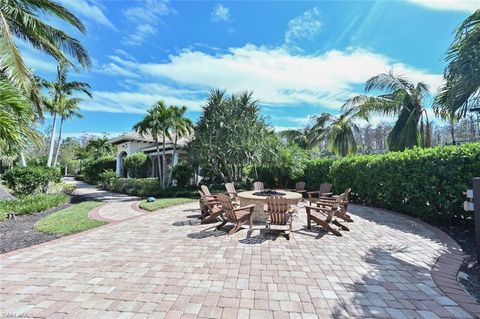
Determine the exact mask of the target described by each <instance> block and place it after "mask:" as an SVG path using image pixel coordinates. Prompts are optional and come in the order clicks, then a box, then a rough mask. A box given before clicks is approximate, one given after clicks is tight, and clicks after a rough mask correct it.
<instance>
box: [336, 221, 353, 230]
mask: <svg viewBox="0 0 480 319" xmlns="http://www.w3.org/2000/svg"><path fill="white" fill-rule="evenodd" d="M332 224H334V225H337V226H338V227H340V228H341V229H342V230H345V231H350V229H348V227H347V226H345V225H342V224H340V222H339V221H338V220H334V221H332Z"/></svg>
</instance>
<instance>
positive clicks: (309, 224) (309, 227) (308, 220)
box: [307, 208, 312, 230]
mask: <svg viewBox="0 0 480 319" xmlns="http://www.w3.org/2000/svg"><path fill="white" fill-rule="evenodd" d="M310 218H311V216H310V209H309V208H307V229H308V230H310V229H311V228H312V220H311V219H310Z"/></svg>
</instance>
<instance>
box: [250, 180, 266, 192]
mask: <svg viewBox="0 0 480 319" xmlns="http://www.w3.org/2000/svg"><path fill="white" fill-rule="evenodd" d="M253 190H254V191H263V190H264V188H263V182H260V181H256V182H255V183H253Z"/></svg>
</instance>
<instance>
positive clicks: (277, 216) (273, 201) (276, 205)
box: [267, 196, 290, 225]
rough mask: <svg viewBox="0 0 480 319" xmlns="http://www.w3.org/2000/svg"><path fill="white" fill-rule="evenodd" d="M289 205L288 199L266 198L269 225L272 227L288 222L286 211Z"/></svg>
mask: <svg viewBox="0 0 480 319" xmlns="http://www.w3.org/2000/svg"><path fill="white" fill-rule="evenodd" d="M289 210H290V203H289V202H288V199H286V198H284V197H281V196H270V197H269V198H267V212H268V214H269V217H270V223H271V224H273V225H285V224H286V223H287V221H288V218H289V216H288V213H287V212H288V211H289Z"/></svg>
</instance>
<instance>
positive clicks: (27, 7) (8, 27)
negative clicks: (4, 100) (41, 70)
mask: <svg viewBox="0 0 480 319" xmlns="http://www.w3.org/2000/svg"><path fill="white" fill-rule="evenodd" d="M46 17H47V18H51V17H54V18H57V19H59V20H61V21H63V22H66V23H67V24H69V25H71V26H73V27H74V28H76V29H77V30H79V31H80V32H81V33H83V34H85V33H86V29H85V26H84V25H83V24H82V23H81V22H80V20H79V19H78V18H77V17H75V16H74V15H73V14H72V13H71V12H70V11H68V10H67V9H65V8H64V7H62V6H61V5H59V4H57V3H56V2H54V1H51V0H1V1H0V56H1V58H0V72H1V75H2V76H3V77H5V78H6V79H7V80H8V81H10V82H11V83H12V84H13V85H14V86H15V87H17V88H19V89H20V90H21V91H23V92H25V94H26V95H27V96H30V97H31V99H32V101H33V102H34V104H35V105H36V106H37V110H36V111H37V115H40V116H41V115H42V111H41V109H40V105H41V98H40V94H39V90H38V88H37V86H36V85H35V79H34V77H33V75H32V74H31V72H30V70H29V69H28V68H27V66H26V65H25V63H24V61H23V59H22V56H21V53H20V50H19V49H18V48H17V46H16V44H15V40H14V37H17V38H19V39H22V40H24V41H26V42H27V43H29V44H30V45H31V46H33V47H34V48H36V49H38V50H40V51H42V52H44V53H46V54H48V55H50V56H52V57H54V58H55V59H57V60H58V61H63V60H65V61H69V60H68V57H67V56H66V55H65V52H66V53H67V54H68V55H70V56H71V57H73V58H74V59H76V60H77V61H78V62H79V63H80V64H81V65H82V66H84V67H89V66H90V65H91V60H90V57H89V55H88V53H87V50H86V49H85V48H84V47H83V46H82V45H81V43H80V42H79V41H78V40H76V39H74V38H72V37H71V36H69V35H68V34H67V33H65V32H64V31H62V30H59V29H57V28H55V27H53V26H51V25H50V24H48V23H46V22H45V21H46V19H45V18H46ZM69 63H71V62H69Z"/></svg>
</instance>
